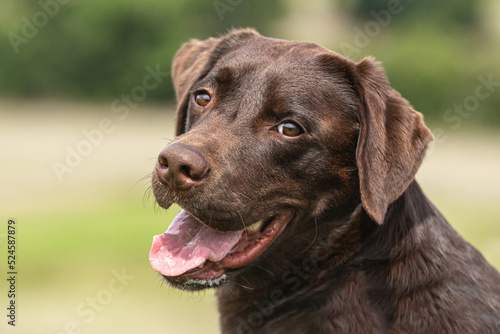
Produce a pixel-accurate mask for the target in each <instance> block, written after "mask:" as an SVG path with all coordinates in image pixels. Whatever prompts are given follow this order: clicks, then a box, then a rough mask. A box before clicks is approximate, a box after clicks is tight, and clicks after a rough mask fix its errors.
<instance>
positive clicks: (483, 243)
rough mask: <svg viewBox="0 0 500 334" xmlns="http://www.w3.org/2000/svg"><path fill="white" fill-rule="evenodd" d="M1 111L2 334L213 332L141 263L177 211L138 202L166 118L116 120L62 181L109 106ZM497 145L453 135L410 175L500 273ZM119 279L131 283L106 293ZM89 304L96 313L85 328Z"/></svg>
mask: <svg viewBox="0 0 500 334" xmlns="http://www.w3.org/2000/svg"><path fill="white" fill-rule="evenodd" d="M0 109H2V110H4V111H7V113H4V114H3V115H2V118H3V121H2V122H0V150H1V153H2V159H3V160H2V161H5V163H2V164H0V183H1V184H2V190H3V191H2V193H1V194H0V199H1V201H2V212H1V213H0V219H1V221H2V222H5V221H7V219H8V218H15V219H16V221H17V222H18V265H19V267H18V270H19V280H18V306H19V308H18V312H19V313H18V326H17V327H16V328H15V329H12V328H11V327H8V326H7V325H6V323H5V321H3V322H2V324H1V325H0V328H2V329H1V331H2V333H4V332H5V329H7V330H8V333H10V332H17V333H53V334H55V333H65V332H70V331H67V330H65V328H66V326H69V327H68V328H70V327H71V326H72V325H76V326H77V327H78V328H80V329H81V332H82V333H196V332H203V333H217V332H218V315H217V311H216V305H215V300H214V297H213V292H212V291H208V292H205V293H194V294H190V293H183V292H179V291H176V290H173V289H171V288H169V287H167V286H165V285H163V284H162V282H161V280H160V279H159V277H158V275H157V274H156V273H155V272H154V270H152V269H151V267H150V266H149V263H148V252H149V247H150V245H151V241H152V237H153V235H155V234H159V233H162V232H163V231H164V230H165V229H166V228H167V225H168V223H169V222H170V221H171V219H172V217H173V215H174V214H175V211H176V209H175V208H173V209H170V210H169V211H168V212H165V211H164V210H159V209H158V208H155V206H154V204H153V200H152V199H151V198H150V199H149V200H148V199H146V200H144V199H143V196H144V193H145V191H146V189H147V186H148V180H147V179H146V180H145V181H140V180H141V178H143V177H145V176H147V175H148V173H149V172H150V171H151V169H152V166H153V164H154V159H155V156H156V155H157V154H158V152H159V151H160V150H161V148H162V147H163V146H165V145H166V142H167V139H168V138H171V137H172V129H173V125H172V119H173V113H172V111H171V108H169V107H163V106H147V107H145V106H141V107H139V108H138V109H136V110H134V111H133V113H131V115H130V116H129V118H127V119H125V120H123V121H120V122H118V121H117V120H116V119H114V120H115V122H116V123H115V125H116V129H115V131H114V132H112V133H110V134H109V135H107V136H106V137H105V139H104V140H103V142H102V144H101V145H99V146H97V147H95V148H94V150H93V151H92V153H91V154H89V155H88V156H87V157H85V159H84V160H83V162H82V163H81V165H79V166H78V167H77V168H75V169H74V170H73V171H72V172H71V173H68V174H66V175H65V178H64V181H63V182H61V183H60V182H59V181H58V180H57V178H56V177H55V175H54V173H53V170H52V168H51V163H52V162H53V161H55V160H58V161H62V160H63V159H64V155H65V147H66V146H67V145H70V146H75V145H77V144H78V143H79V142H80V141H81V140H82V135H81V133H82V130H85V129H86V130H89V129H92V128H93V127H94V126H95V124H98V123H99V121H100V120H101V119H102V118H103V117H110V118H112V117H113V115H112V114H111V112H110V110H109V106H107V105H76V106H75V105H73V104H71V103H63V102H50V101H49V102H44V101H40V102H39V103H23V102H19V103H17V102H12V101H7V102H6V101H3V102H2V101H0ZM75 109H77V110H78V111H76V112H68V111H69V110H75ZM40 110H41V111H42V112H40ZM499 144H500V136H499V135H496V134H495V133H493V132H487V131H479V132H478V131H474V130H470V129H461V130H460V131H456V132H454V133H450V137H449V139H448V140H447V141H446V142H445V143H442V144H439V145H438V146H437V147H436V148H435V149H434V151H433V153H432V154H431V155H430V156H429V157H428V158H427V159H426V161H425V162H424V165H423V166H422V168H421V171H420V172H419V174H418V180H419V182H420V183H421V185H422V188H423V189H424V191H425V192H426V193H427V195H428V196H429V197H430V198H431V199H432V200H433V202H434V203H435V204H436V206H437V207H438V208H440V210H441V211H442V212H443V214H444V215H445V216H446V217H447V218H448V219H449V221H450V222H451V224H452V225H453V226H454V227H455V228H456V229H457V230H458V231H459V232H460V233H461V234H462V235H463V236H464V237H465V238H466V239H467V240H469V241H470V242H471V243H473V244H474V245H475V246H476V247H477V248H479V250H480V251H482V252H483V254H484V255H485V257H486V258H487V259H488V260H489V261H490V262H491V263H492V264H493V265H494V266H496V267H497V268H500V224H499V217H500V207H499V206H498V203H499V202H500V191H499V189H500V176H497V174H498V173H496V171H498V170H499V167H500V160H499V159H500V158H499V157H497V156H495V155H493V153H492V152H498V146H499ZM2 226H5V225H4V224H2ZM1 228H2V229H3V228H4V227H1ZM2 232H3V231H0V233H2ZM3 241H4V239H2V243H3ZM2 249H4V247H2ZM3 254H4V255H2V256H5V253H3ZM1 269H2V271H3V272H5V271H6V270H5V269H6V268H5V261H2V264H1ZM122 270H124V272H125V273H126V274H127V275H128V276H129V277H133V278H131V279H130V280H129V281H127V283H126V285H124V286H122V289H121V290H120V292H117V293H112V294H111V295H109V293H108V294H107V292H106V291H108V290H110V282H112V281H113V279H114V277H115V276H114V275H115V274H114V273H116V272H121V271H122ZM2 289H4V288H3V285H2ZM2 291H3V290H2ZM2 294H3V295H4V297H3V298H4V299H3V300H2V303H4V304H3V305H6V304H5V303H6V302H7V299H6V296H5V294H4V293H3V292H2ZM103 296H104V297H106V298H107V299H106V298H105V299H103V298H104V297H103ZM99 298H101V303H99ZM92 300H97V301H98V304H97V309H98V310H95V311H94V315H93V317H92V319H90V315H89V314H90V313H89V312H90V311H89V310H92V308H91V306H90V305H91V304H90V303H91V302H92ZM82 310H83V311H87V313H85V312H83V314H82V312H81V311H82ZM68 324H69V325H68Z"/></svg>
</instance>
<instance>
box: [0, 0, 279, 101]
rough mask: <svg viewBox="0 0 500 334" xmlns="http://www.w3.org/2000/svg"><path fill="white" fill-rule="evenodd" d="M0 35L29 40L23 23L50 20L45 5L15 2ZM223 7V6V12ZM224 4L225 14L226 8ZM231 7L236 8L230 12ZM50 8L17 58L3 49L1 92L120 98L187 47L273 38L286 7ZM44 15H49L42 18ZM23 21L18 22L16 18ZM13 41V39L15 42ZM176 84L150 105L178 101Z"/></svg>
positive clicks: (145, 4)
mask: <svg viewBox="0 0 500 334" xmlns="http://www.w3.org/2000/svg"><path fill="white" fill-rule="evenodd" d="M7 1H8V5H6V6H5V7H6V9H7V10H9V11H10V13H8V14H3V15H1V17H2V18H3V17H5V18H8V20H6V21H3V22H4V23H3V24H2V25H0V33H2V35H3V36H9V35H8V34H9V33H14V34H16V35H17V36H19V37H21V38H25V37H26V35H24V34H23V28H24V29H26V28H25V27H24V26H25V25H26V24H25V22H24V21H23V20H22V18H23V17H25V18H26V19H27V20H28V21H29V22H30V23H31V24H33V21H34V15H37V13H38V15H40V13H41V12H43V13H47V10H44V9H43V8H42V6H41V3H43V4H47V3H51V4H57V3H58V2H57V1H56V0H42V1H41V2H40V3H39V2H38V1H36V2H33V1H27V0H25V1H19V2H18V3H16V4H14V3H10V0H7ZM217 4H219V7H217V6H216V5H217ZM221 4H222V7H220V6H221ZM231 4H232V5H231ZM57 6H58V7H57V8H56V7H51V8H52V10H53V11H54V13H55V14H54V15H46V17H48V20H47V23H46V24H45V25H40V27H37V26H36V25H35V29H36V30H37V32H36V34H35V36H34V37H32V38H26V40H27V43H21V44H19V45H17V46H16V47H17V48H18V52H17V53H16V52H15V50H14V48H13V47H12V45H10V44H11V43H9V40H8V38H5V39H4V41H3V42H4V43H6V45H3V46H2V47H0V59H2V61H1V62H0V92H3V93H4V94H8V95H17V96H34V95H49V96H68V95H69V96H81V97H110V96H119V95H121V94H124V93H128V92H130V90H131V89H132V88H133V87H134V86H136V85H141V84H142V79H143V77H144V76H145V75H146V71H145V68H146V66H151V67H153V68H155V67H156V66H157V65H159V67H160V69H161V70H162V71H168V70H169V68H170V64H171V61H172V58H173V55H174V54H175V51H176V50H177V49H178V48H179V47H180V45H181V44H182V43H183V42H185V41H187V40H189V39H190V38H199V39H205V38H208V37H209V36H213V35H217V34H222V33H225V32H226V31H227V30H229V29H231V28H232V27H244V26H255V27H257V28H258V29H259V30H261V31H262V32H263V33H266V32H268V31H267V29H268V25H267V23H268V22H272V18H273V17H276V16H277V13H278V12H279V9H280V7H279V3H276V2H265V1H263V0H258V1H252V2H251V3H250V2H249V1H239V2H238V1H231V2H228V1H227V0H216V1H203V0H183V1H181V0H169V1H153V0H145V1H140V2H137V1H132V0H108V1H98V0H88V1H84V2H71V1H70V2H68V4H59V5H57ZM42 16H43V14H42ZM13 18H17V19H13ZM11 36H12V35H11ZM172 96H173V92H172V86H171V83H170V80H167V82H166V83H165V84H162V85H161V86H159V87H158V88H156V89H154V90H152V91H150V92H148V97H149V98H156V99H169V98H172Z"/></svg>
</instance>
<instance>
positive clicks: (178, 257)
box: [149, 210, 243, 276]
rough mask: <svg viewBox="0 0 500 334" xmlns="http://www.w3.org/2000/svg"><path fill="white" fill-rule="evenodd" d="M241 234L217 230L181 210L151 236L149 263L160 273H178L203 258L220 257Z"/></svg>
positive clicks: (191, 267)
mask: <svg viewBox="0 0 500 334" xmlns="http://www.w3.org/2000/svg"><path fill="white" fill-rule="evenodd" d="M242 233H243V230H239V231H235V232H216V231H214V230H211V229H209V228H208V227H206V226H205V225H203V224H202V223H200V222H199V221H198V220H196V218H194V217H193V216H191V215H190V214H189V213H187V212H186V211H185V210H181V212H179V214H178V215H177V216H176V217H175V218H174V220H173V221H172V223H171V224H170V226H169V227H168V229H167V231H166V232H165V233H163V234H160V235H156V236H155V237H154V238H153V245H152V246H151V250H150V251H149V262H150V263H151V266H152V267H153V268H154V269H155V270H156V271H158V272H160V273H161V274H162V275H165V276H178V275H180V274H183V273H185V272H186V271H188V270H190V269H193V268H196V267H198V266H199V265H201V264H203V263H204V262H205V261H206V260H210V261H212V262H217V261H220V260H222V259H223V258H224V257H225V256H226V255H227V253H229V251H230V250H231V248H233V247H234V245H236V243H237V242H238V241H239V240H240V237H241V234H242Z"/></svg>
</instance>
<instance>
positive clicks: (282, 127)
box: [277, 121, 304, 137]
mask: <svg viewBox="0 0 500 334" xmlns="http://www.w3.org/2000/svg"><path fill="white" fill-rule="evenodd" d="M277 129H278V132H279V133H281V134H282V135H284V136H287V137H297V136H298V135H300V134H302V133H303V132H304V131H303V130H302V128H301V127H300V126H299V125H297V124H296V123H294V122H290V121H287V122H283V123H281V124H279V125H278V127H277Z"/></svg>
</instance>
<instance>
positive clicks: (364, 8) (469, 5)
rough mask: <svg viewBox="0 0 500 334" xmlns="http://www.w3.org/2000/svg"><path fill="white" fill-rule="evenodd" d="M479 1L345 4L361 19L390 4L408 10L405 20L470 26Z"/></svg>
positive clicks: (375, 0)
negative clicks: (395, 4)
mask: <svg viewBox="0 0 500 334" xmlns="http://www.w3.org/2000/svg"><path fill="white" fill-rule="evenodd" d="M479 2H480V1H479V0H455V1H435V0H418V1H412V0H406V1H405V0H356V1H354V2H349V3H347V4H343V5H344V6H348V7H350V11H351V12H352V13H353V14H355V15H356V16H358V17H359V18H369V17H370V12H371V11H375V12H379V11H381V10H385V9H387V7H388V4H389V3H397V4H399V5H400V6H404V7H405V8H406V9H405V10H404V11H403V12H402V13H401V16H402V17H404V18H405V19H408V18H409V19H413V20H419V21H433V22H436V23H438V24H441V25H443V26H449V25H450V24H457V25H468V24H473V23H475V22H476V21H477V18H478V15H477V11H476V10H477V8H478V5H479Z"/></svg>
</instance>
